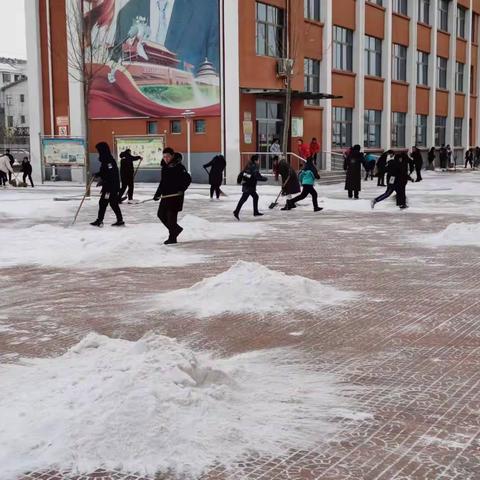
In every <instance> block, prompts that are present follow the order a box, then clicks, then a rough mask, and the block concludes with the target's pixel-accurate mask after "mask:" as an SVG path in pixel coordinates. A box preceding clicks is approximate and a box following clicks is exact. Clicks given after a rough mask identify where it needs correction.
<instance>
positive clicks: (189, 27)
mask: <svg viewBox="0 0 480 480" xmlns="http://www.w3.org/2000/svg"><path fill="white" fill-rule="evenodd" d="M82 1H83V11H84V15H85V32H86V36H87V44H89V47H88V51H87V54H86V58H88V59H93V60H92V62H91V63H89V64H88V65H87V68H88V70H89V72H91V78H92V80H91V90H90V91H91V93H90V102H89V109H90V111H89V116H90V118H92V119H95V118H102V119H113V118H139V117H162V116H175V115H177V116H180V115H181V113H182V112H183V111H185V110H187V109H190V110H195V112H196V113H197V115H201V116H216V115H220V24H219V17H220V8H219V0H201V1H199V0H97V1H95V2H92V1H91V0H82Z"/></svg>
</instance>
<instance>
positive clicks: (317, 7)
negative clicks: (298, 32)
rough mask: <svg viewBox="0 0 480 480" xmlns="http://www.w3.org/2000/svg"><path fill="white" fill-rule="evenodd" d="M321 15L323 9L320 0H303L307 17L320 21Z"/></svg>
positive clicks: (304, 12)
mask: <svg viewBox="0 0 480 480" xmlns="http://www.w3.org/2000/svg"><path fill="white" fill-rule="evenodd" d="M321 15H322V10H321V1H320V0H303V16H304V18H305V19H307V20H312V21H314V22H320V21H321Z"/></svg>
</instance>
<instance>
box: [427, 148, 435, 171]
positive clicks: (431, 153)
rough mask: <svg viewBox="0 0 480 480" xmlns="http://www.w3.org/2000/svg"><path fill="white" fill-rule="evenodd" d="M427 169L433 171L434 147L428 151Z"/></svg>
mask: <svg viewBox="0 0 480 480" xmlns="http://www.w3.org/2000/svg"><path fill="white" fill-rule="evenodd" d="M428 169H429V170H435V147H432V148H431V149H430V150H429V151H428Z"/></svg>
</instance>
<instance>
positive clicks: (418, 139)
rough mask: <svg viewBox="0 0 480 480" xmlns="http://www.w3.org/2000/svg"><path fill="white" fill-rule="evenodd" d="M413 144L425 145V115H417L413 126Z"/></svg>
mask: <svg viewBox="0 0 480 480" xmlns="http://www.w3.org/2000/svg"><path fill="white" fill-rule="evenodd" d="M415 145H417V147H426V146H427V116H426V115H417V123H416V127H415Z"/></svg>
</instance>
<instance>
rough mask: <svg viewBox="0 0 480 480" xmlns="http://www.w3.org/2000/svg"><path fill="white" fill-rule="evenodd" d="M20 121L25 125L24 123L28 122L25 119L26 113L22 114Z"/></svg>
mask: <svg viewBox="0 0 480 480" xmlns="http://www.w3.org/2000/svg"><path fill="white" fill-rule="evenodd" d="M20 123H21V124H22V125H23V124H24V123H26V121H25V115H21V116H20Z"/></svg>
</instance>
